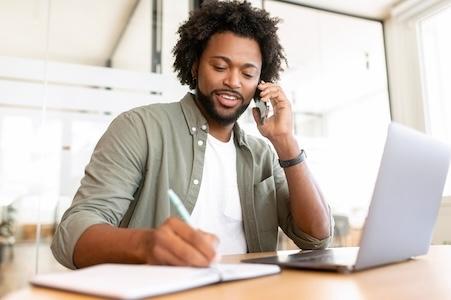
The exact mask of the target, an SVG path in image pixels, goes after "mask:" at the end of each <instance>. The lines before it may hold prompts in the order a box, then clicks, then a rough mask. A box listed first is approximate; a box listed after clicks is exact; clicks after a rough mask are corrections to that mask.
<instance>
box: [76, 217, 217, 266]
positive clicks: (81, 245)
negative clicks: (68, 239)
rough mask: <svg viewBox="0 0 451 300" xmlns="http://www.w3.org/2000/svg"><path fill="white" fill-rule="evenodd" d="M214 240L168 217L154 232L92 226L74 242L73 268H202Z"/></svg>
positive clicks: (210, 258) (208, 260)
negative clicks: (120, 265) (108, 265)
mask: <svg viewBox="0 0 451 300" xmlns="http://www.w3.org/2000/svg"><path fill="white" fill-rule="evenodd" d="M217 244H218V238H217V237H216V236H214V235H212V234H210V233H206V232H203V231H201V230H197V229H194V228H192V227H191V226H189V225H188V224H186V223H185V222H183V221H182V220H180V219H178V218H175V217H171V218H168V219H167V220H166V221H165V222H164V223H163V224H161V226H160V227H158V228H157V229H135V228H117V227H114V226H111V225H109V224H96V225H92V226H91V227H89V228H88V229H86V230H85V232H83V234H82V235H81V236H80V239H79V240H78V241H77V243H76V245H75V248H74V254H73V261H74V265H75V266H76V267H77V268H83V267H87V266H91V265H96V264H101V263H123V264H127V263H128V264H133V263H134V264H136V263H141V264H142V263H147V264H157V265H172V266H195V267H206V266H208V265H210V263H211V262H213V260H214V259H215V256H216V246H217Z"/></svg>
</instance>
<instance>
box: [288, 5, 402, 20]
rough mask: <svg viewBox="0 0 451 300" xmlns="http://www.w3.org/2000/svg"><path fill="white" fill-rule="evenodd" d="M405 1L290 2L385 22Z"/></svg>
mask: <svg viewBox="0 0 451 300" xmlns="http://www.w3.org/2000/svg"><path fill="white" fill-rule="evenodd" d="M402 1H403V0H290V1H289V2H293V3H299V4H304V5H308V6H313V7H317V8H323V9H327V10H331V11H337V12H342V13H346V14H351V15H356V16H361V17H367V18H372V19H378V20H383V19H385V18H387V17H388V15H389V12H390V9H391V8H392V7H393V6H395V5H396V4H398V3H400V2H402Z"/></svg>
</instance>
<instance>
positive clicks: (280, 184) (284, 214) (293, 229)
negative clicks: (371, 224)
mask: <svg viewBox="0 0 451 300" xmlns="http://www.w3.org/2000/svg"><path fill="white" fill-rule="evenodd" d="M274 178H275V184H276V197H277V212H278V219H279V226H280V228H281V229H282V230H283V231H284V232H285V234H286V235H287V236H288V237H289V238H290V239H291V240H293V242H294V243H295V244H296V246H298V247H299V248H300V249H304V250H307V249H324V248H327V247H328V246H329V244H330V243H331V242H332V239H333V232H334V231H333V228H334V221H333V218H332V214H331V210H330V207H329V206H328V210H329V220H330V222H329V224H330V227H329V236H328V237H327V238H324V239H321V240H320V239H317V238H315V237H313V236H311V235H310V234H308V233H305V232H304V231H302V230H301V229H299V228H298V227H297V226H296V224H295V223H294V220H293V216H292V214H291V210H290V203H289V192H288V184H287V180H286V177H285V172H284V171H283V169H282V167H280V166H279V164H278V162H277V158H276V157H274Z"/></svg>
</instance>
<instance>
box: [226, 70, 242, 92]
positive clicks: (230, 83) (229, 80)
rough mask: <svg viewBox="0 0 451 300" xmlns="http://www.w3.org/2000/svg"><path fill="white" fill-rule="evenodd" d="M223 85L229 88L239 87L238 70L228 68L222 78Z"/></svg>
mask: <svg viewBox="0 0 451 300" xmlns="http://www.w3.org/2000/svg"><path fill="white" fill-rule="evenodd" d="M224 85H225V86H227V87H229V88H231V89H237V88H240V87H241V80H240V74H239V72H238V71H236V70H230V72H228V73H227V75H226V76H225V78H224Z"/></svg>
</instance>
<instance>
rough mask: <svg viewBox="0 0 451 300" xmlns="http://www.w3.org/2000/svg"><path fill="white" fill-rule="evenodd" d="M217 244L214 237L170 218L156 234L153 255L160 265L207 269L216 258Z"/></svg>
mask: <svg viewBox="0 0 451 300" xmlns="http://www.w3.org/2000/svg"><path fill="white" fill-rule="evenodd" d="M217 243H218V239H217V238H216V237H215V236H214V235H212V234H209V233H206V232H203V231H200V230H196V229H193V228H192V227H191V226H189V225H188V224H186V223H184V222H182V221H181V220H180V219H178V218H169V219H168V220H166V222H165V223H164V224H162V225H161V226H160V227H159V228H158V229H156V230H155V232H154V243H153V249H152V254H153V256H154V258H155V261H156V262H157V263H160V264H167V265H177V266H182V265H185V266H196V267H206V266H209V265H210V263H211V262H212V261H213V259H214V258H215V255H216V245H217Z"/></svg>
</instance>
